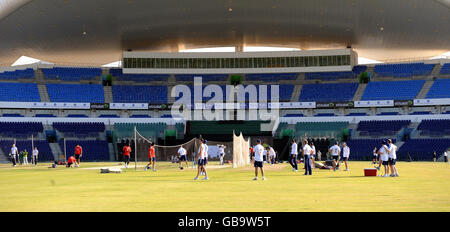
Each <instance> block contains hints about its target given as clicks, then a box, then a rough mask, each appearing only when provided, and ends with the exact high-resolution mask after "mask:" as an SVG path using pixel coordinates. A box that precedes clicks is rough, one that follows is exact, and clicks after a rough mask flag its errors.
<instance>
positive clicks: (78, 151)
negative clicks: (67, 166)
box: [74, 144, 83, 167]
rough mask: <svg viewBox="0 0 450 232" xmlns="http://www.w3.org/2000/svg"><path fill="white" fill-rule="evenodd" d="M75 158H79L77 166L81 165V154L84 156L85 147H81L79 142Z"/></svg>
mask: <svg viewBox="0 0 450 232" xmlns="http://www.w3.org/2000/svg"><path fill="white" fill-rule="evenodd" d="M74 153H75V159H76V160H77V162H76V164H75V165H76V166H77V167H80V159H81V156H83V148H81V146H80V145H79V144H77V146H76V147H75V152H74Z"/></svg>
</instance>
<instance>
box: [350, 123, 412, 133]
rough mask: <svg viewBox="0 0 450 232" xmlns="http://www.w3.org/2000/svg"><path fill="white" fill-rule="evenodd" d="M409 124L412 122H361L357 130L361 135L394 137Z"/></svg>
mask: <svg viewBox="0 0 450 232" xmlns="http://www.w3.org/2000/svg"><path fill="white" fill-rule="evenodd" d="M409 123H411V120H389V121H388V120H379V121H360V122H359V123H358V128H357V130H358V131H360V135H370V136H393V135H395V133H396V132H397V131H399V130H400V129H402V128H404V127H407V126H408V125H409Z"/></svg>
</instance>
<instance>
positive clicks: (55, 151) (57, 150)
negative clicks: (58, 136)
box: [49, 143, 63, 160]
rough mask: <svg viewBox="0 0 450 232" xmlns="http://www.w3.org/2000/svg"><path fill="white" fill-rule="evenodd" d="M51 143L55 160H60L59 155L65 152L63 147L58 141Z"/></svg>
mask: <svg viewBox="0 0 450 232" xmlns="http://www.w3.org/2000/svg"><path fill="white" fill-rule="evenodd" d="M49 145H50V150H52V153H53V158H54V159H55V160H58V158H59V155H62V154H63V151H62V150H61V147H59V144H58V143H49Z"/></svg>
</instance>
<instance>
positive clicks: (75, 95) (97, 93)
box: [47, 84, 105, 103]
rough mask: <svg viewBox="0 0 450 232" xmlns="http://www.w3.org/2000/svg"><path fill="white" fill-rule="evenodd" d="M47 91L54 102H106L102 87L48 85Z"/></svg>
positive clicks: (94, 85)
mask: <svg viewBox="0 0 450 232" xmlns="http://www.w3.org/2000/svg"><path fill="white" fill-rule="evenodd" d="M47 90H48V95H49V97H50V101H52V102H88V103H104V102H105V98H104V94H103V86H102V85H97V84H93V85H89V84H47Z"/></svg>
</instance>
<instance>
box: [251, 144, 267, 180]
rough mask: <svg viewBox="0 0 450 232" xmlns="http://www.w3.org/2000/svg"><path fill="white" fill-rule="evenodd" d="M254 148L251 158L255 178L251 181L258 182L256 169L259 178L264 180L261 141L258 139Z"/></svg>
mask: <svg viewBox="0 0 450 232" xmlns="http://www.w3.org/2000/svg"><path fill="white" fill-rule="evenodd" d="M256 143H257V144H256V146H255V147H254V148H253V153H254V154H255V155H254V156H253V157H252V162H253V166H254V167H255V178H253V180H258V168H259V169H260V170H261V176H262V180H265V179H266V178H265V177H264V169H263V166H264V158H263V154H264V151H265V149H264V147H263V146H262V145H261V140H260V139H258V140H257V141H256Z"/></svg>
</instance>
